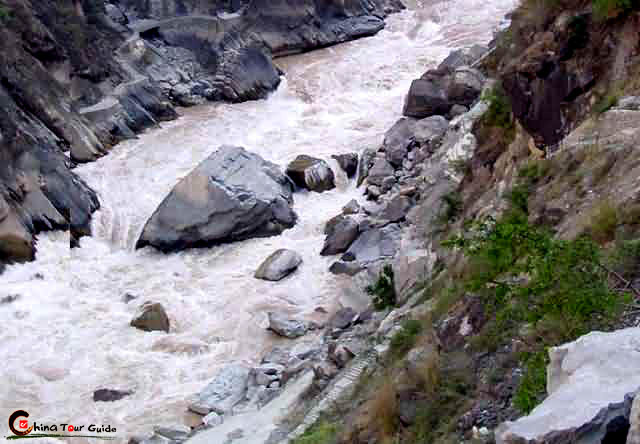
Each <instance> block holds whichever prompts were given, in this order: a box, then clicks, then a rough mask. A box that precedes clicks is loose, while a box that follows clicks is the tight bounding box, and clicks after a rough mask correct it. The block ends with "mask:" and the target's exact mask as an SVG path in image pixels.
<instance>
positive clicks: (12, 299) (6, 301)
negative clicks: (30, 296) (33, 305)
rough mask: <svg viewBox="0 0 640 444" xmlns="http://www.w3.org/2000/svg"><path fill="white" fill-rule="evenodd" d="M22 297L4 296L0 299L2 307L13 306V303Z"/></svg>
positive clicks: (14, 295)
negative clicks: (5, 305)
mask: <svg viewBox="0 0 640 444" xmlns="http://www.w3.org/2000/svg"><path fill="white" fill-rule="evenodd" d="M21 297H22V296H20V295H19V294H9V295H7V296H3V297H1V298H0V305H4V304H11V303H12V302H15V301H17V300H18V299H20V298H21Z"/></svg>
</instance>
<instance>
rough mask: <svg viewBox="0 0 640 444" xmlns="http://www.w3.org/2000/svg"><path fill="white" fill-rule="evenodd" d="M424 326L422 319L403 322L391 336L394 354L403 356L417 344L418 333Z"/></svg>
mask: <svg viewBox="0 0 640 444" xmlns="http://www.w3.org/2000/svg"><path fill="white" fill-rule="evenodd" d="M422 330H423V327H422V323H421V322H420V321H416V320H414V319H408V320H406V321H404V322H403V323H402V328H401V329H400V330H398V332H397V333H396V334H395V335H393V338H391V350H392V352H393V354H394V355H395V356H396V357H398V356H403V355H404V354H405V353H407V352H408V351H409V350H411V348H412V347H413V346H414V345H415V343H416V339H417V338H418V335H419V334H420V333H421V332H422Z"/></svg>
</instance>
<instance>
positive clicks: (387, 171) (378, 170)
mask: <svg viewBox="0 0 640 444" xmlns="http://www.w3.org/2000/svg"><path fill="white" fill-rule="evenodd" d="M394 173H395V171H394V169H393V166H391V164H390V163H389V162H388V161H387V159H386V158H385V157H382V156H378V157H376V160H375V161H374V163H373V166H372V167H371V169H370V170H369V175H368V176H367V181H368V182H369V183H370V184H371V185H378V186H380V185H382V181H383V180H384V179H385V178H387V177H389V176H393V175H394Z"/></svg>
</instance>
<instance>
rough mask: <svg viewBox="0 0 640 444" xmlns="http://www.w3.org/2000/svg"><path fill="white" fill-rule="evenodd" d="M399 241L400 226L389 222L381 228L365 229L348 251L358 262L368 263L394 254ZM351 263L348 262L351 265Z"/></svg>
mask: <svg viewBox="0 0 640 444" xmlns="http://www.w3.org/2000/svg"><path fill="white" fill-rule="evenodd" d="M399 242H400V227H399V226H398V225H397V224H389V225H387V226H385V227H382V228H373V229H371V230H368V231H365V232H364V233H362V234H361V235H360V237H358V239H356V240H355V242H353V244H351V247H349V250H348V252H349V253H351V254H353V256H354V257H355V259H356V261H357V262H358V263H360V264H369V263H372V262H375V261H378V260H380V259H389V258H392V257H394V256H395V254H396V253H397V251H398V247H399ZM351 264H352V263H349V266H351Z"/></svg>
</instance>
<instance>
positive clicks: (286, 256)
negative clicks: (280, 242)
mask: <svg viewBox="0 0 640 444" xmlns="http://www.w3.org/2000/svg"><path fill="white" fill-rule="evenodd" d="M301 263H302V257H301V256H300V255H299V254H298V253H296V252H295V251H292V250H286V249H280V250H278V251H276V252H274V253H273V254H272V255H271V256H269V257H268V258H267V259H265V260H264V262H263V263H262V264H261V265H260V267H258V270H256V273H255V277H256V278H257V279H264V280H265V281H279V280H281V279H284V278H285V277H287V276H289V275H290V274H291V273H293V272H294V271H295V270H296V268H298V266H299V265H300V264H301Z"/></svg>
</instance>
